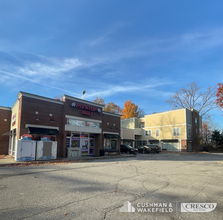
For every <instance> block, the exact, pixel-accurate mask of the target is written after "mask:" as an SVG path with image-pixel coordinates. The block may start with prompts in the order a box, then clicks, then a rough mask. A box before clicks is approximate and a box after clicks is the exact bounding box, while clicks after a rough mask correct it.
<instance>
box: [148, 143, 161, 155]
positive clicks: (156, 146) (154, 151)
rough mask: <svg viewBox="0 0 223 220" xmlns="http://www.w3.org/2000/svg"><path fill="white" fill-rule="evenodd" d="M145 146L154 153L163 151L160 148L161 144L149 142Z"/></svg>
mask: <svg viewBox="0 0 223 220" xmlns="http://www.w3.org/2000/svg"><path fill="white" fill-rule="evenodd" d="M145 146H147V147H149V148H150V149H151V152H153V153H159V152H161V148H160V146H159V145H155V144H147V145H145Z"/></svg>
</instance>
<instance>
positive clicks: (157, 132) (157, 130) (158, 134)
mask: <svg viewBox="0 0 223 220" xmlns="http://www.w3.org/2000/svg"><path fill="white" fill-rule="evenodd" d="M155 134H156V137H159V136H160V130H159V129H156V130H155Z"/></svg>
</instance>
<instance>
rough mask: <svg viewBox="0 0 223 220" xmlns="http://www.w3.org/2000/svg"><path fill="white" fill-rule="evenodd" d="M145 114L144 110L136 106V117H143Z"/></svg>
mask: <svg viewBox="0 0 223 220" xmlns="http://www.w3.org/2000/svg"><path fill="white" fill-rule="evenodd" d="M144 116H145V112H144V110H143V109H141V108H138V117H139V118H143V117H144Z"/></svg>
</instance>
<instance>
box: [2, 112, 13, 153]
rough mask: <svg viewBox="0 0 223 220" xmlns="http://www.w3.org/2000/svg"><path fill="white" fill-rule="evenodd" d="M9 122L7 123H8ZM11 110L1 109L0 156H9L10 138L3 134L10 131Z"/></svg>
mask: <svg viewBox="0 0 223 220" xmlns="http://www.w3.org/2000/svg"><path fill="white" fill-rule="evenodd" d="M6 120H7V121H6ZM10 123H11V110H10V109H0V155H2V154H5V155H6V154H8V147H9V136H8V135H7V136H5V135H4V136H3V135H2V134H4V133H6V132H8V131H10Z"/></svg>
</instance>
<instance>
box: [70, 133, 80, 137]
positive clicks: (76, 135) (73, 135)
mask: <svg viewBox="0 0 223 220" xmlns="http://www.w3.org/2000/svg"><path fill="white" fill-rule="evenodd" d="M71 137H80V134H75V133H72V134H71Z"/></svg>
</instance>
